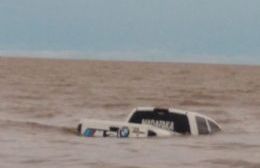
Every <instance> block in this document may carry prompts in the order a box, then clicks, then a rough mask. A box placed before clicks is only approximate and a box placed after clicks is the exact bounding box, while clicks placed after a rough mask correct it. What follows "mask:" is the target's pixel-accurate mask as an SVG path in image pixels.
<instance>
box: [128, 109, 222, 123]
mask: <svg viewBox="0 0 260 168" xmlns="http://www.w3.org/2000/svg"><path fill="white" fill-rule="evenodd" d="M155 109H166V110H168V111H169V112H170V113H178V114H182V115H188V114H191V115H194V116H198V117H202V118H205V119H207V120H210V121H212V122H214V123H215V124H217V122H216V121H215V120H213V119H212V118H210V117H208V116H206V115H204V114H200V113H197V112H193V111H187V110H181V109H177V108H159V107H137V108H135V109H134V110H133V111H132V112H131V113H130V114H129V116H128V118H127V119H128V120H129V119H130V117H131V116H132V115H133V113H135V112H136V111H148V112H149V111H150V112H153V111H154V110H155ZM217 125H218V124H217Z"/></svg>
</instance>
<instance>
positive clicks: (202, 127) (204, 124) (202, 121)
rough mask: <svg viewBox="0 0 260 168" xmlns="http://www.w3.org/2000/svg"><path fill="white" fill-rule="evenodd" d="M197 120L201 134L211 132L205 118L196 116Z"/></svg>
mask: <svg viewBox="0 0 260 168" xmlns="http://www.w3.org/2000/svg"><path fill="white" fill-rule="evenodd" d="M196 122H197V126H198V131H199V134H202V135H203V134H204V135H205V134H209V130H208V126H207V122H206V120H205V119H204V118H202V117H196Z"/></svg>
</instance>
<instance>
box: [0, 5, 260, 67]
mask: <svg viewBox="0 0 260 168" xmlns="http://www.w3.org/2000/svg"><path fill="white" fill-rule="evenodd" d="M0 24H1V26H0V53H2V54H6V53H23V52H24V53H41V54H38V56H42V55H44V54H47V53H48V54H49V55H50V56H53V57H55V55H56V57H59V56H60V57H62V55H63V54H64V53H67V54H65V55H66V57H68V58H73V57H75V56H77V57H80V58H85V57H86V58H89V57H91V58H104V59H110V58H111V59H140V60H151V59H152V60H153V59H154V60H157V59H158V60H162V61H164V60H166V61H167V60H180V61H198V62H203V61H206V62H207V61H208V62H223V63H257V64H260V31H259V30H260V1H259V0H215V1H209V0H44V1H43V0H0ZM55 53H56V54H55ZM75 53H77V54H75ZM35 55H36V56H37V54H35Z"/></svg>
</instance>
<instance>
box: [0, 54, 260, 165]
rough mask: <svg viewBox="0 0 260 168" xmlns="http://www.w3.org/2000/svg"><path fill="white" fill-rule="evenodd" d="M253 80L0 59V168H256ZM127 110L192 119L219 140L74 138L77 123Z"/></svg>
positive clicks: (186, 69) (254, 73)
mask: <svg viewBox="0 0 260 168" xmlns="http://www.w3.org/2000/svg"><path fill="white" fill-rule="evenodd" d="M259 74H260V67H259V66H243V65H210V64H179V63H142V62H112V61H110V62H109V61H82V60H81V61H72V60H70V61H69V60H51V59H25V58H0V88H1V90H0V102H1V103H0V147H1V150H0V167H35V166H38V167H52V166H54V165H55V166H60V167H61V166H62V167H173V166H178V167H218V166H221V167H237V166H239V165H240V166H242V167H256V166H258V165H259V160H258V158H260V155H259V153H260V148H259V146H260V143H259V141H258V140H259V138H260V136H259V133H260V131H259V130H260V125H259V119H260V118H259V117H260V110H259V107H260V101H259V100H260V75H259ZM136 106H160V107H176V108H180V109H187V110H191V111H198V112H201V113H203V114H206V115H208V116H210V117H212V118H214V119H216V120H217V121H218V122H219V123H220V124H221V126H222V128H223V132H222V133H220V134H217V135H214V136H202V137H186V136H185V137H173V138H167V139H142V140H141V139H134V140H133V139H129V140H124V141H122V140H119V139H113V138H111V139H110V138H108V139H85V138H82V137H79V136H76V133H75V129H76V126H77V122H78V120H79V119H81V118H100V119H109V120H124V118H125V117H126V116H127V115H128V114H129V112H130V111H131V110H132V108H135V107H136ZM108 151H109V152H108ZM195 154H196V155H195ZM238 160H241V162H238Z"/></svg>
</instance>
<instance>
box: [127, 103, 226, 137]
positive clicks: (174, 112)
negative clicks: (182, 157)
mask: <svg viewBox="0 0 260 168" xmlns="http://www.w3.org/2000/svg"><path fill="white" fill-rule="evenodd" d="M127 122H129V123H136V124H145V125H153V126H155V127H157V128H161V129H165V130H168V131H172V132H175V133H179V134H185V135H186V134H190V135H207V134H213V133H216V132H218V131H220V130H221V127H220V126H219V124H218V123H217V122H216V121H215V120H213V119H212V118H210V117H207V116H205V115H202V114H199V113H196V112H190V111H184V110H180V109H175V108H169V109H166V108H154V107H139V108H136V109H134V110H133V111H132V113H131V114H130V115H129V116H128V118H127Z"/></svg>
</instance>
